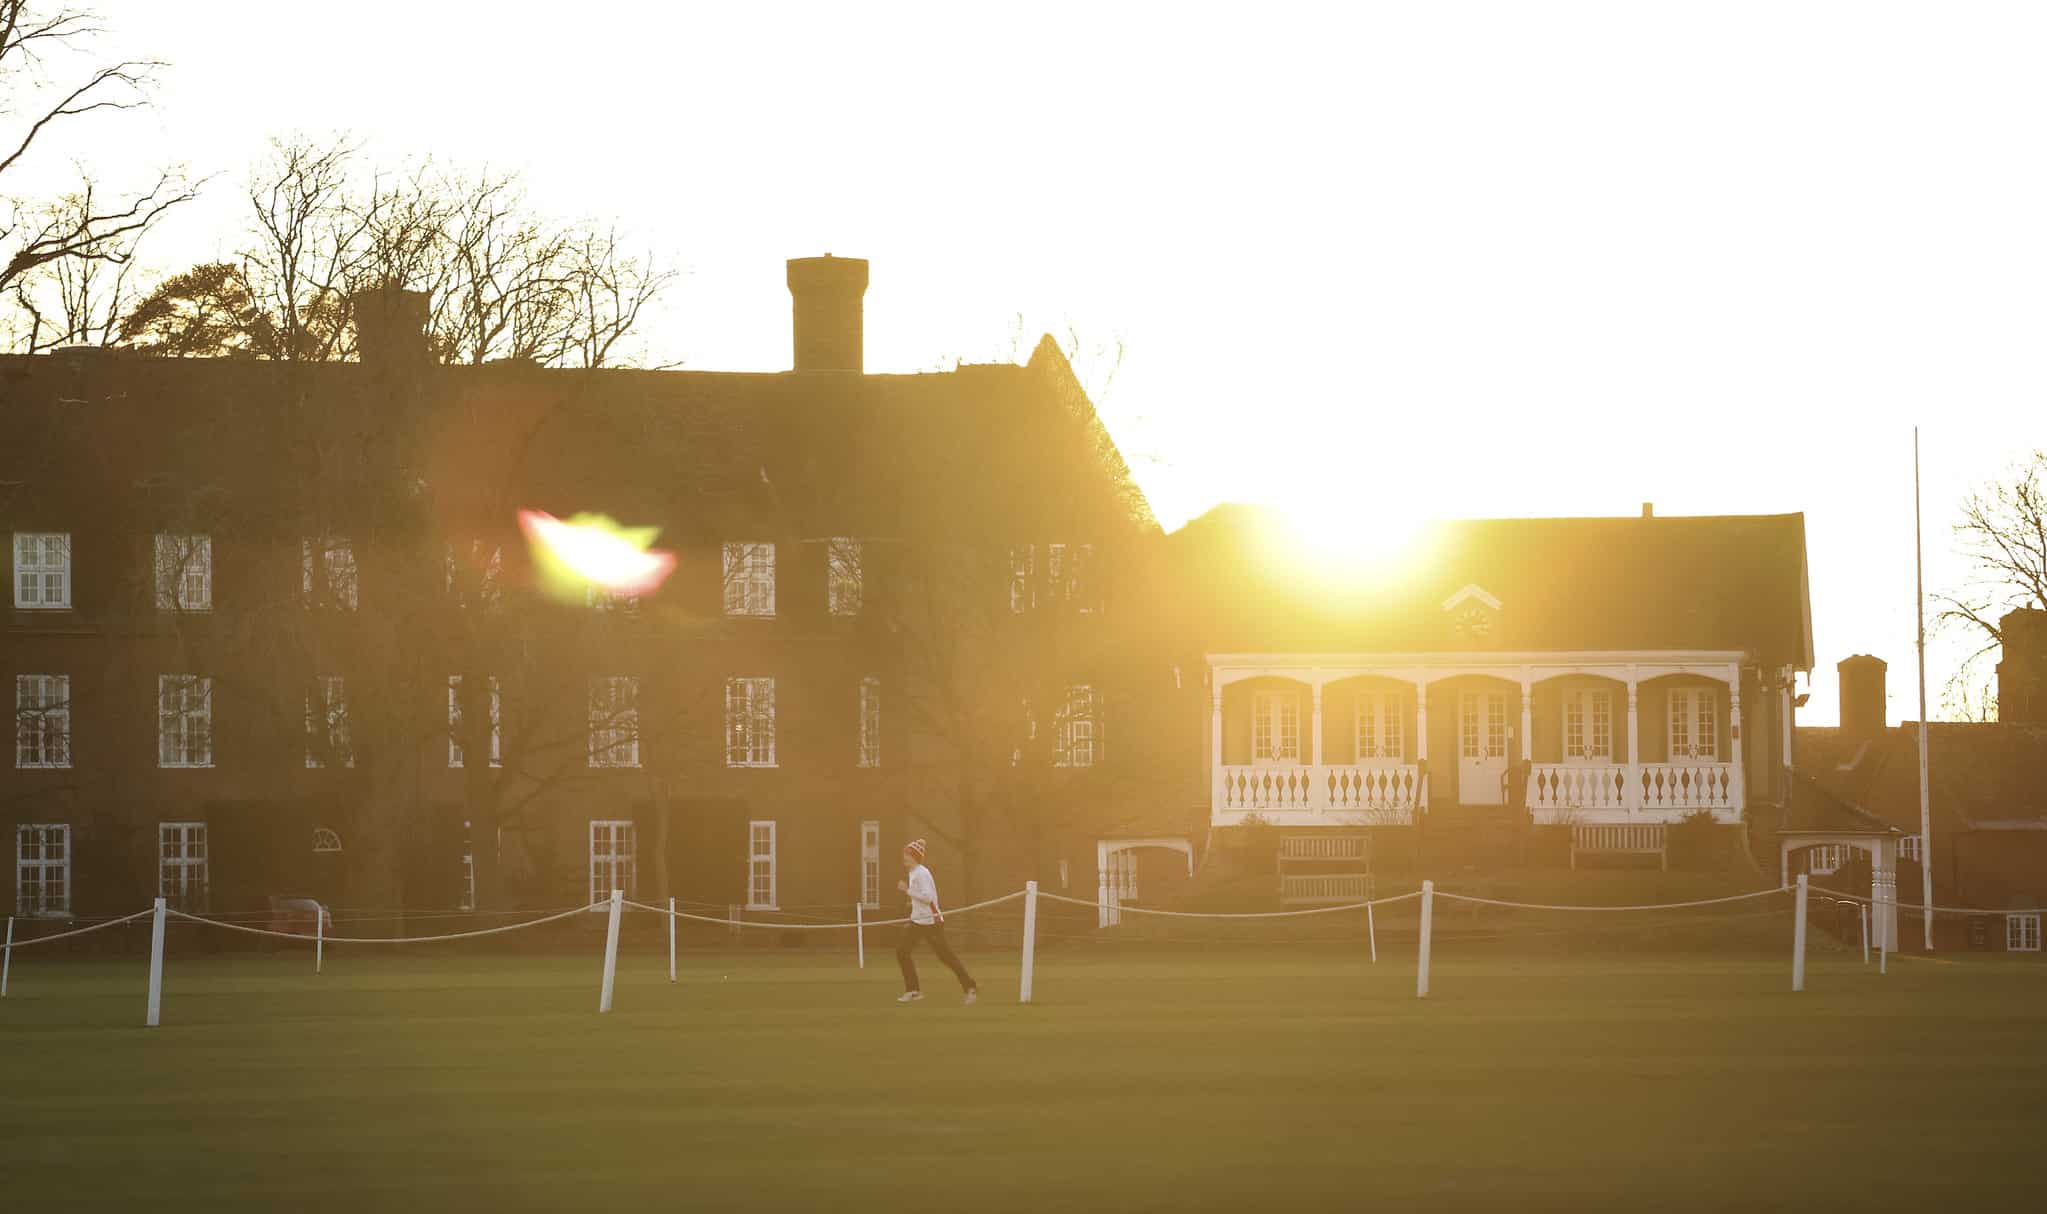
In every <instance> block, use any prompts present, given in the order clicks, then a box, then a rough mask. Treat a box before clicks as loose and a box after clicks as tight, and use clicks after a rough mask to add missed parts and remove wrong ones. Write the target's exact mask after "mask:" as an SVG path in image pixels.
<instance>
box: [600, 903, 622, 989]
mask: <svg viewBox="0 0 2047 1214" xmlns="http://www.w3.org/2000/svg"><path fill="white" fill-rule="evenodd" d="M624 909H625V892H624V891H623V890H616V889H615V890H612V891H611V923H610V925H609V926H608V927H606V928H605V929H604V985H603V987H602V988H601V989H600V990H599V991H598V992H597V1010H598V1011H600V1012H608V1011H610V1010H611V984H612V979H614V978H615V977H617V975H618V916H619V912H620V911H622V910H624Z"/></svg>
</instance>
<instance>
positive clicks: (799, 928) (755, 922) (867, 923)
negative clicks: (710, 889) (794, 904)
mask: <svg viewBox="0 0 2047 1214" xmlns="http://www.w3.org/2000/svg"><path fill="white" fill-rule="evenodd" d="M1023 896H1024V891H1023V890H1017V891H1016V892H1015V893H1009V894H1004V895H1002V896H1001V897H999V898H989V899H987V900H986V901H982V902H975V903H973V904H971V905H968V906H956V907H954V908H953V909H951V910H949V911H941V914H946V915H964V914H966V913H967V912H969V911H977V910H984V909H986V908H987V907H990V906H1000V905H1002V904H1003V903H1004V902H1014V901H1015V900H1017V899H1018V898H1021V897H1023ZM1050 896H1051V895H1049V894H1046V893H1042V892H1041V893H1039V894H1038V897H1040V898H1046V897H1050ZM593 905H594V906H597V907H599V908H602V907H605V906H609V905H610V903H608V902H598V903H593ZM624 905H626V906H629V907H632V908H633V909H634V910H640V911H651V912H653V913H654V914H657V915H663V916H666V915H669V914H670V913H673V915H674V916H675V918H677V919H688V920H689V921H690V922H692V923H722V924H724V925H725V926H727V927H754V928H765V929H770V930H774V931H788V932H831V931H849V930H852V929H854V928H867V927H897V926H900V925H902V924H905V923H911V922H914V920H912V919H911V918H910V916H908V915H904V916H903V917H902V918H900V919H849V920H847V921H846V922H844V923H770V922H768V921H766V920H764V919H725V918H715V917H713V916H710V915H692V914H690V913H688V912H687V911H680V910H678V911H674V912H670V911H669V909H668V908H667V907H665V906H648V905H647V904H646V903H644V902H635V901H633V900H632V899H630V898H627V899H625V900H624ZM762 913H763V914H773V913H776V912H772V911H763V912H762Z"/></svg>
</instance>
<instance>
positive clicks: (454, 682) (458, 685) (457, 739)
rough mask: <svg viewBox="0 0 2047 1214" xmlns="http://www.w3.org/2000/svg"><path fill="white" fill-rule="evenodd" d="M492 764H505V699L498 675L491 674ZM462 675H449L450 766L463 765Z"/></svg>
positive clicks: (499, 765) (495, 765) (496, 765)
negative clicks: (499, 686)
mask: <svg viewBox="0 0 2047 1214" xmlns="http://www.w3.org/2000/svg"><path fill="white" fill-rule="evenodd" d="M489 694H490V765H491V766H492V767H503V766H504V765H505V736H504V717H503V715H502V713H503V709H504V700H503V698H502V697H501V696H500V695H499V693H498V677H497V676H496V675H492V676H490V692H489ZM462 743H463V736H462V676H461V675H459V674H451V675H449V676H448V766H450V767H460V766H462Z"/></svg>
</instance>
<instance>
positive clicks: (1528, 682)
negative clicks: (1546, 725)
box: [1521, 666, 1535, 763]
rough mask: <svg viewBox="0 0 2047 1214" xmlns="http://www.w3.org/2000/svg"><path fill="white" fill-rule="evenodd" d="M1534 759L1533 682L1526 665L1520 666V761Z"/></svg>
mask: <svg viewBox="0 0 2047 1214" xmlns="http://www.w3.org/2000/svg"><path fill="white" fill-rule="evenodd" d="M1534 759H1535V684H1534V682H1533V681H1532V679H1531V677H1530V675H1529V673H1528V668H1527V667H1525V666H1524V667H1522V668H1521V761H1522V762H1524V763H1528V762H1532V761H1534Z"/></svg>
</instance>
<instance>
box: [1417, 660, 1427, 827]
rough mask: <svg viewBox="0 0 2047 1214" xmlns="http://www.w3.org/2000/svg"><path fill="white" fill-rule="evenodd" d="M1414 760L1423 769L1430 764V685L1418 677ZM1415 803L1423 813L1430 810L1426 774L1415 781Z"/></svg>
mask: <svg viewBox="0 0 2047 1214" xmlns="http://www.w3.org/2000/svg"><path fill="white" fill-rule="evenodd" d="M1414 761H1415V765H1416V766H1418V767H1420V768H1421V769H1422V770H1423V771H1427V770H1428V766H1429V685H1428V683H1427V682H1426V681H1424V680H1422V679H1420V678H1417V679H1415V681H1414ZM1414 799H1415V805H1416V807H1417V808H1418V809H1420V811H1421V812H1422V813H1427V812H1429V779H1428V777H1427V776H1424V777H1423V778H1422V779H1420V780H1417V781H1416V782H1415V789H1414Z"/></svg>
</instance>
